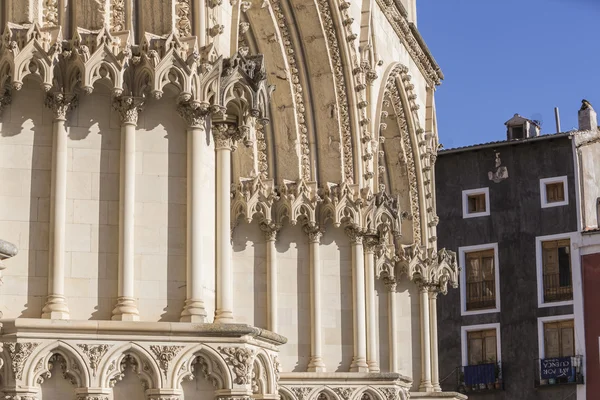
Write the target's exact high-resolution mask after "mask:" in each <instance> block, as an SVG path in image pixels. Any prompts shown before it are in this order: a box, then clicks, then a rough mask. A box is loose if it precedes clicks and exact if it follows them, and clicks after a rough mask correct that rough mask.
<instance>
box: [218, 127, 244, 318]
mask: <svg viewBox="0 0 600 400" xmlns="http://www.w3.org/2000/svg"><path fill="white" fill-rule="evenodd" d="M212 134H213V137H214V141H215V151H216V181H217V182H216V183H217V184H216V195H217V201H216V203H217V210H216V214H217V215H216V217H217V218H216V231H217V232H216V239H217V246H216V248H217V251H216V263H217V295H216V297H217V298H216V307H215V323H232V322H233V270H232V266H231V210H230V208H231V152H232V150H233V149H234V146H235V142H236V141H237V139H238V138H239V131H238V129H237V128H236V127H235V126H234V125H231V124H226V123H218V124H214V125H213V128H212Z"/></svg>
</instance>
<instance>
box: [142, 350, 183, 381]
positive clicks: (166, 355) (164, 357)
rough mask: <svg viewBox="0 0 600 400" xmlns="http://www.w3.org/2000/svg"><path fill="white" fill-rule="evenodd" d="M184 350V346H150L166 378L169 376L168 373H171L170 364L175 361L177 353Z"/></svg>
mask: <svg viewBox="0 0 600 400" xmlns="http://www.w3.org/2000/svg"><path fill="white" fill-rule="evenodd" d="M183 348H184V346H158V345H152V346H150V350H152V352H153V353H154V355H155V356H156V358H157V360H158V365H159V366H160V369H161V370H162V372H163V374H164V376H167V371H169V364H170V363H171V360H173V358H175V356H176V355H177V353H179V352H180V351H181V349H183Z"/></svg>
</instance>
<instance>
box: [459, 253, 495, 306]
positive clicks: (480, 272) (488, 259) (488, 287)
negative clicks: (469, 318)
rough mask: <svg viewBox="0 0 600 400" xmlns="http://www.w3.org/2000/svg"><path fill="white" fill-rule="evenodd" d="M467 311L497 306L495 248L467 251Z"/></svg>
mask: <svg viewBox="0 0 600 400" xmlns="http://www.w3.org/2000/svg"><path fill="white" fill-rule="evenodd" d="M465 261H466V263H465V268H466V277H467V288H466V289H467V311H474V310H485V309H489V308H495V307H496V274H495V271H494V270H495V268H494V249H489V250H483V251H474V252H470V253H466V255H465Z"/></svg>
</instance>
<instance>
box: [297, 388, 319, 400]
mask: <svg viewBox="0 0 600 400" xmlns="http://www.w3.org/2000/svg"><path fill="white" fill-rule="evenodd" d="M314 389H315V388H313V387H308V386H295V387H293V388H291V390H292V392H293V393H294V394H295V395H296V397H297V398H298V400H306V399H307V398H308V395H309V394H310V393H311V392H312V391H313V390H314Z"/></svg>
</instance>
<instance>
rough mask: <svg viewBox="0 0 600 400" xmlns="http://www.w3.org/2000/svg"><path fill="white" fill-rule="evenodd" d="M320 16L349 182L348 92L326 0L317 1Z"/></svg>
mask: <svg viewBox="0 0 600 400" xmlns="http://www.w3.org/2000/svg"><path fill="white" fill-rule="evenodd" d="M317 4H318V6H319V7H318V8H319V11H320V13H321V17H322V19H323V28H324V30H325V35H326V36H327V42H328V44H329V58H330V59H331V62H332V64H333V71H334V78H335V91H336V97H337V99H338V106H339V116H340V125H341V133H342V146H343V160H344V179H345V180H346V181H348V182H350V183H352V182H353V181H354V155H353V153H352V128H351V127H350V113H349V106H348V94H347V89H346V79H345V77H344V66H343V63H342V57H341V55H340V51H341V50H340V48H339V45H338V43H339V42H338V38H337V34H336V30H335V23H334V20H333V16H332V14H331V9H330V8H329V2H328V0H318V1H317Z"/></svg>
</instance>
